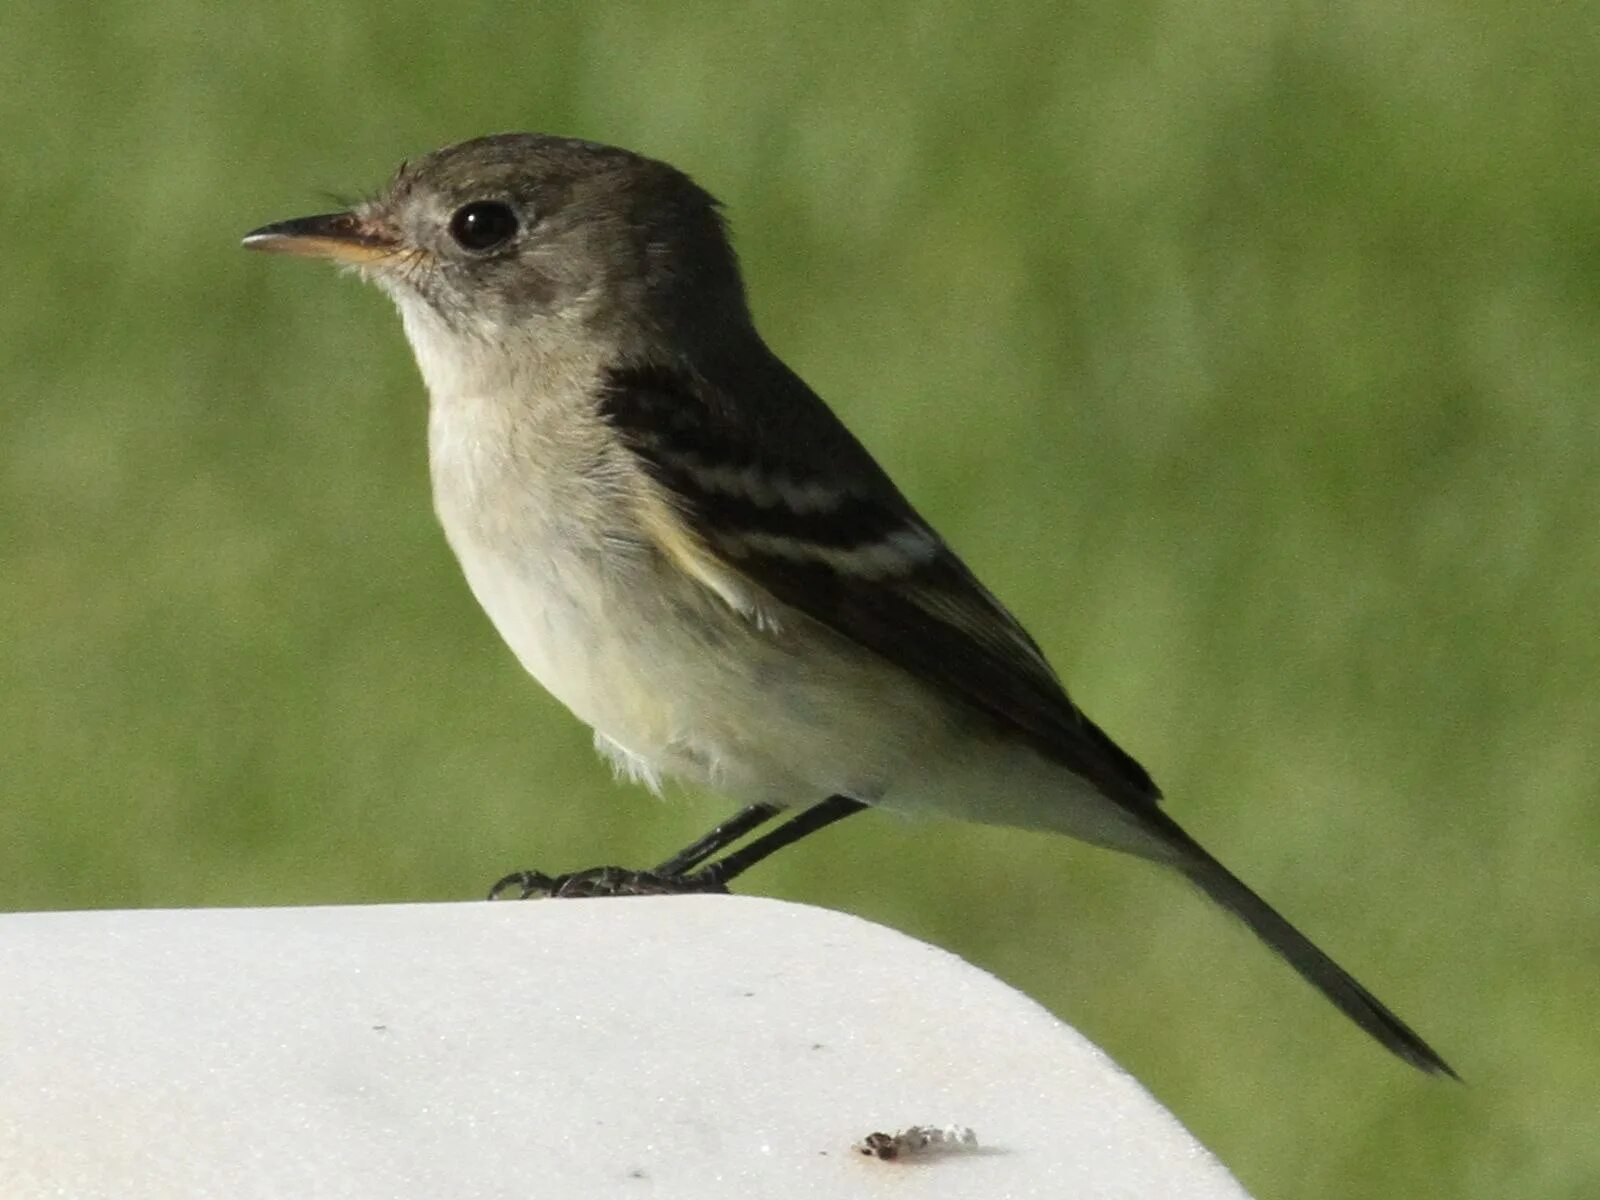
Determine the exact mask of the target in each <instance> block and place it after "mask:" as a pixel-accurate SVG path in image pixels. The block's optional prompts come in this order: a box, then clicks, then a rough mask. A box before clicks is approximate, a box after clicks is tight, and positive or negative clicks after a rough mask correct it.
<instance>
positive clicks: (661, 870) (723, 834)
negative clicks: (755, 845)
mask: <svg viewBox="0 0 1600 1200" xmlns="http://www.w3.org/2000/svg"><path fill="white" fill-rule="evenodd" d="M780 811H781V810H780V809H779V808H778V806H777V805H775V804H752V805H750V807H749V808H742V809H740V810H739V811H738V812H737V813H735V814H734V815H733V816H731V817H729V818H728V819H727V820H726V821H724V822H723V823H722V824H721V825H718V826H717V827H716V828H715V829H713V830H712V831H711V832H710V833H708V834H706V835H705V837H703V838H701V839H699V840H698V841H696V842H691V843H690V844H689V845H687V846H685V847H684V848H683V849H682V850H679V851H678V852H677V853H676V854H674V855H673V856H672V857H671V858H669V859H667V861H666V862H664V863H662V864H661V865H660V866H658V867H656V868H655V869H654V870H652V871H651V872H650V874H652V875H682V874H683V873H684V872H685V871H692V870H694V869H695V868H696V867H698V866H699V865H700V864H701V863H703V862H705V860H706V859H708V858H710V857H711V856H712V855H713V854H716V853H717V852H718V851H719V850H724V849H726V848H727V847H729V846H731V845H733V843H735V842H737V841H738V840H739V839H740V838H742V837H743V836H744V835H745V834H747V833H749V832H750V831H751V830H752V829H754V828H756V826H758V825H765V824H766V823H767V822H768V821H770V820H772V818H773V817H775V816H777V815H778V813H779V812H780Z"/></svg>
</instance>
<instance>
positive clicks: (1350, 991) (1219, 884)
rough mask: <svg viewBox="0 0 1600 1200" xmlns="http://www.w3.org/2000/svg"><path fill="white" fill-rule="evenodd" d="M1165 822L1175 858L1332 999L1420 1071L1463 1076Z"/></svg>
mask: <svg viewBox="0 0 1600 1200" xmlns="http://www.w3.org/2000/svg"><path fill="white" fill-rule="evenodd" d="M1159 823H1160V824H1161V825H1163V826H1167V827H1168V828H1164V829H1163V830H1162V832H1163V833H1164V834H1165V835H1166V837H1165V838H1164V840H1167V841H1168V844H1169V847H1170V848H1171V849H1172V850H1176V851H1177V853H1176V854H1175V855H1174V856H1173V857H1172V858H1171V859H1169V861H1171V862H1172V865H1174V866H1175V867H1177V869H1178V870H1180V871H1182V872H1183V874H1184V875H1186V876H1187V877H1188V878H1189V879H1190V880H1191V881H1192V882H1193V883H1194V884H1195V886H1197V887H1198V888H1199V889H1200V890H1201V891H1203V892H1204V893H1205V894H1206V895H1208V896H1210V897H1211V898H1212V899H1213V900H1215V901H1216V902H1217V903H1218V904H1220V905H1221V906H1222V907H1223V908H1225V909H1227V910H1228V911H1229V912H1231V913H1233V914H1234V915H1235V916H1236V917H1238V918H1239V919H1240V920H1242V921H1243V922H1244V923H1245V924H1246V925H1248V926H1249V927H1250V929H1251V931H1252V932H1254V933H1255V935H1256V936H1257V937H1258V938H1260V939H1261V940H1262V941H1263V942H1265V943H1266V944H1267V945H1268V946H1270V947H1271V948H1272V949H1273V950H1276V951H1277V952H1278V953H1279V954H1281V955H1282V956H1283V957H1284V958H1285V959H1286V960H1287V961H1288V963H1289V965H1290V966H1291V967H1293V968H1294V969H1295V970H1296V971H1298V972H1299V973H1300V975H1301V977H1302V978H1303V979H1305V980H1306V981H1307V982H1308V983H1310V984H1311V985H1312V986H1313V987H1315V988H1316V989H1317V990H1318V991H1320V992H1321V993H1322V994H1323V995H1324V996H1326V997H1327V998H1328V999H1329V1000H1331V1001H1332V1002H1333V1004H1334V1007H1336V1008H1337V1009H1338V1010H1339V1011H1340V1012H1342V1013H1344V1015H1345V1016H1347V1017H1349V1018H1350V1019H1351V1020H1352V1021H1354V1022H1355V1023H1356V1024H1357V1025H1359V1026H1361V1028H1362V1029H1365V1030H1366V1031H1367V1032H1368V1033H1369V1034H1371V1035H1372V1036H1373V1037H1374V1038H1376V1039H1377V1040H1378V1041H1379V1042H1381V1043H1382V1044H1383V1045H1384V1046H1385V1047H1387V1048H1388V1049H1389V1050H1390V1052H1392V1053H1393V1054H1395V1055H1397V1056H1398V1057H1400V1058H1402V1059H1404V1060H1405V1061H1406V1062H1408V1063H1410V1064H1411V1065H1412V1066H1414V1067H1416V1068H1418V1069H1419V1070H1422V1071H1426V1072H1428V1073H1429V1074H1438V1075H1448V1076H1450V1078H1452V1079H1460V1076H1459V1075H1457V1074H1456V1073H1455V1072H1454V1071H1453V1070H1451V1068H1450V1065H1449V1064H1448V1063H1446V1062H1445V1061H1444V1059H1442V1058H1440V1057H1439V1055H1438V1054H1437V1053H1435V1051H1434V1050H1433V1048H1432V1047H1431V1046H1429V1045H1428V1043H1427V1042H1425V1041H1423V1040H1422V1038H1421V1037H1419V1036H1418V1035H1417V1033H1416V1032H1415V1031H1414V1030H1413V1029H1412V1028H1411V1027H1410V1026H1409V1025H1407V1024H1406V1023H1405V1022H1404V1021H1402V1020H1401V1019H1400V1018H1399V1017H1397V1016H1395V1015H1394V1013H1392V1012H1390V1011H1389V1009H1388V1007H1387V1006H1386V1005H1385V1004H1384V1003H1383V1002H1382V1001H1381V1000H1379V999H1378V998H1377V997H1376V996H1374V995H1373V994H1372V993H1371V992H1369V991H1367V989H1366V988H1364V987H1362V986H1361V985H1360V984H1359V983H1357V982H1356V981H1355V979H1353V978H1352V977H1351V975H1350V973H1349V972H1348V971H1346V970H1345V969H1344V968H1343V967H1341V966H1340V965H1339V964H1338V963H1336V962H1334V961H1333V959H1331V958H1329V957H1328V956H1327V955H1326V954H1324V953H1323V952H1322V951H1321V950H1319V949H1318V948H1317V947H1316V945H1315V944H1314V943H1313V942H1312V941H1311V939H1310V938H1308V937H1306V935H1305V934H1303V933H1301V932H1300V931H1299V930H1298V929H1296V928H1295V927H1294V926H1293V925H1291V924H1289V922H1288V921H1286V920H1285V919H1284V918H1283V917H1282V916H1280V915H1279V914H1278V912H1277V910H1276V909H1274V908H1273V907H1272V906H1271V905H1270V904H1268V903H1267V902H1266V901H1265V900H1263V899H1262V898H1261V897H1260V896H1258V895H1256V894H1255V893H1254V892H1253V891H1251V890H1250V888H1249V887H1247V886H1246V885H1245V884H1244V882H1243V881H1241V880H1240V879H1239V878H1238V877H1237V876H1235V875H1234V874H1233V873H1232V872H1231V871H1229V870H1228V868H1226V867H1224V866H1223V865H1222V864H1221V863H1220V862H1218V861H1217V860H1216V859H1214V858H1212V857H1211V855H1210V854H1208V853H1206V851H1205V849H1204V848H1202V847H1201V846H1200V844H1199V843H1198V842H1196V841H1195V840H1194V839H1193V838H1191V837H1190V836H1189V835H1188V834H1187V833H1185V832H1184V831H1183V830H1182V829H1181V828H1179V827H1178V825H1177V823H1176V822H1173V821H1171V820H1170V818H1167V817H1166V815H1165V814H1164V813H1163V814H1160V817H1159Z"/></svg>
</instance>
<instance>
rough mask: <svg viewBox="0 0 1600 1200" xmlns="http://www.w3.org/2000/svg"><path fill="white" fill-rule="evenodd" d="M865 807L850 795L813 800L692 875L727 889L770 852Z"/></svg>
mask: <svg viewBox="0 0 1600 1200" xmlns="http://www.w3.org/2000/svg"><path fill="white" fill-rule="evenodd" d="M865 807H867V806H866V805H865V804H863V803H862V802H861V801H860V800H852V799H851V798H850V797H849V796H829V797H828V798H827V799H826V800H824V801H823V802H822V803H821V804H813V805H812V806H811V807H810V808H808V809H806V810H805V812H803V813H801V814H800V815H799V816H797V817H794V818H791V819H790V820H788V821H786V822H784V823H783V824H782V825H779V826H778V827H777V828H776V829H774V830H772V831H771V832H770V833H765V834H762V835H761V836H760V837H758V838H757V839H756V840H755V841H753V842H751V843H750V844H749V845H748V846H746V847H744V848H743V849H742V850H735V851H734V852H733V853H732V854H730V855H728V856H727V857H726V858H723V859H719V860H717V861H716V862H714V863H712V864H711V865H710V866H709V867H707V868H706V869H705V870H704V871H701V872H700V873H699V874H698V875H694V876H691V878H692V879H694V880H696V881H698V882H701V883H703V884H704V885H706V887H707V890H711V889H716V890H721V889H724V888H726V887H727V885H728V881H729V880H731V879H734V878H736V877H737V876H739V875H742V874H744V873H745V872H746V871H748V870H749V869H750V868H751V867H753V866H755V865H756V864H757V863H758V862H760V861H761V860H762V859H764V858H766V857H767V856H768V855H770V854H773V853H776V852H777V851H779V850H782V849H783V848H784V847H785V846H787V845H789V844H790V843H792V842H798V841H799V840H800V839H801V838H803V837H805V836H806V834H808V833H815V832H816V831H817V830H819V829H822V828H825V827H826V826H829V825H832V824H833V823H834V822H835V821H842V820H844V819H845V818H846V817H848V816H849V815H850V814H851V813H858V812H860V811H861V810H862V809H863V808H865ZM685 882H687V880H686V881H685Z"/></svg>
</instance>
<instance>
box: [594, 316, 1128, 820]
mask: <svg viewBox="0 0 1600 1200" xmlns="http://www.w3.org/2000/svg"><path fill="white" fill-rule="evenodd" d="M763 352H764V353H765V351H764V348H763ZM741 374H742V378H740V379H738V380H735V381H730V382H731V383H732V384H733V385H735V386H738V387H740V388H742V389H748V388H758V389H759V392H757V393H742V394H741V401H742V404H743V405H744V407H743V408H742V409H741V410H740V411H741V413H742V414H750V413H754V414H755V417H756V420H755V422H754V423H752V422H751V421H750V420H749V419H748V416H745V419H741V420H734V419H733V418H732V416H731V413H732V411H733V409H732V402H731V401H730V400H729V398H728V396H729V392H728V390H727V386H726V385H725V386H724V387H722V388H719V387H717V386H716V385H714V384H712V383H710V382H708V381H707V380H706V379H705V378H704V377H697V376H695V375H692V374H690V373H689V372H688V371H685V370H681V369H662V368H656V367H649V368H632V369H625V370H616V371H613V372H611V373H610V375H609V376H608V378H607V380H606V386H605V389H604V393H603V400H602V411H603V412H604V415H605V416H606V418H607V419H608V420H609V421H610V422H611V423H612V425H613V426H614V427H615V428H616V430H617V431H618V433H619V434H620V435H621V437H622V438H623V440H624V442H625V443H626V444H627V445H628V446H629V448H630V449H631V450H632V451H633V452H634V453H635V454H636V455H637V456H638V457H639V459H640V460H641V461H642V462H643V463H644V464H645V465H646V467H647V469H648V470H649V472H650V474H651V475H652V476H653V478H654V479H655V480H656V481H657V482H658V483H659V484H660V485H661V487H662V488H663V489H664V490H665V492H666V494H667V495H668V497H670V500H671V502H672V504H673V506H674V507H675V508H676V509H677V511H678V512H679V513H680V514H681V515H682V516H683V517H684V518H685V519H686V520H687V522H688V524H689V527H690V529H691V530H692V532H693V535H694V536H695V537H696V538H697V539H698V542H699V544H700V546H703V547H704V549H705V550H706V551H708V552H709V553H711V554H712V555H714V556H715V557H716V559H717V560H718V561H719V562H720V563H722V564H724V565H725V566H726V567H728V568H731V569H732V570H733V571H735V572H737V573H739V574H740V575H742V576H743V577H745V578H746V579H748V580H750V581H751V582H753V583H755V584H756V585H758V586H759V587H760V588H762V589H764V590H765V591H766V592H768V593H770V594H771V595H772V596H773V597H775V598H776V599H777V600H779V601H780V602H781V603H782V604H784V605H787V606H789V607H791V608H793V609H797V610H798V611H800V612H801V613H804V614H805V615H806V616H808V617H810V618H812V619H813V620H816V621H819V622H821V623H822V624H823V625H826V626H827V627H829V628H830V629H832V630H834V631H835V632H837V633H839V634H840V635H842V636H843V637H845V638H847V639H848V640H850V641H852V642H854V643H856V644H858V645H860V646H862V647H865V648H866V649H868V650H870V651H872V652H874V653H877V654H879V655H882V656H883V657H884V658H885V659H887V660H888V661H890V662H892V663H894V664H895V665H897V666H899V667H900V668H902V669H903V670H905V671H908V672H909V673H911V674H912V675H914V676H916V677H918V678H919V679H921V680H923V681H924V682H925V683H928V684H931V685H932V686H934V687H935V688H937V689H938V690H939V691H941V692H942V693H944V694H945V695H947V696H950V697H952V698H955V699H957V700H958V701H960V702H962V703H964V704H966V705H968V706H969V707H971V708H972V709H975V710H976V711H977V712H979V713H982V714H984V715H986V716H987V717H989V718H990V719H991V720H992V721H994V722H995V723H996V724H997V725H998V726H999V727H1000V728H1002V729H1004V730H1007V731H1009V732H1011V733H1012V734H1014V735H1016V736H1019V737H1021V738H1022V739H1024V740H1025V741H1026V742H1028V743H1029V744H1031V745H1032V746H1034V747H1035V748H1036V749H1037V750H1039V751H1040V752H1042V753H1043V754H1045V755H1046V756H1047V757H1049V758H1051V759H1053V760H1055V761H1057V762H1060V763H1061V764H1062V765H1064V766H1066V767H1068V768H1070V769H1071V770H1073V771H1074V772H1076V773H1077V774H1079V775H1081V776H1083V777H1085V778H1086V779H1088V780H1090V781H1091V782H1093V783H1095V784H1096V785H1097V786H1099V787H1100V788H1101V790H1103V791H1105V792H1106V793H1107V794H1108V795H1109V796H1111V797H1112V798H1113V799H1116V800H1118V801H1120V802H1122V803H1124V804H1127V805H1129V806H1131V807H1134V808H1140V807H1147V806H1150V805H1153V804H1154V803H1155V802H1156V801H1157V800H1158V799H1159V798H1160V792H1159V790H1158V789H1157V788H1156V787H1155V785H1154V783H1153V782H1152V781H1151V779H1150V777H1149V776H1148V775H1147V774H1146V773H1145V771H1144V770H1143V768H1141V767H1140V766H1139V764H1138V763H1136V762H1135V761H1134V760H1133V759H1132V758H1130V757H1129V756H1128V755H1127V754H1126V753H1124V752H1123V751H1122V750H1121V749H1120V748H1119V747H1118V746H1117V745H1116V744H1115V743H1114V742H1112V741H1111V739H1110V738H1109V737H1107V736H1106V735H1105V734H1104V733H1102V732H1101V731H1100V729H1099V728H1098V727H1096V726H1095V725H1094V723H1093V722H1091V721H1090V720H1089V719H1088V718H1087V717H1085V716H1084V715H1083V713H1082V712H1080V711H1079V710H1078V708H1077V707H1076V706H1075V705H1074V704H1073V703H1072V701H1071V700H1070V699H1068V697H1067V694H1066V692H1065V690H1064V689H1063V688H1062V686H1061V683H1060V681H1059V680H1058V679H1057V677H1056V674H1055V672H1054V671H1053V670H1052V669H1051V667H1050V665H1049V663H1047V662H1046V661H1045V658H1044V655H1043V654H1042V653H1041V652H1040V650H1039V647H1038V646H1037V644H1035V642H1034V641H1033V639H1032V638H1031V637H1029V636H1028V634H1027V632H1026V631H1025V630H1024V629H1023V628H1022V626H1021V625H1020V624H1019V623H1018V622H1017V620H1016V619H1015V618H1014V617H1013V616H1012V615H1011V614H1010V613H1009V612H1007V611H1006V609H1005V608H1004V606H1002V605H1001V604H1000V602H999V601H998V600H996V599H995V598H994V596H992V595H991V594H990V593H989V592H988V590H987V589H986V588H984V586H983V585H982V584H981V583H979V582H978V580H977V579H976V578H975V577H974V576H973V574H972V572H971V571H970V570H968V569H967V567H966V565H965V564H964V563H962V561H961V560H960V559H959V558H957V557H956V555H955V554H954V552H952V551H951V550H950V548H949V547H948V546H946V545H945V543H944V541H943V540H942V539H941V538H940V537H939V536H938V534H936V533H935V532H934V531H933V530H932V529H931V528H930V527H929V526H928V525H927V523H926V522H924V521H923V520H922V518H921V517H920V516H919V515H918V514H917V512H916V510H915V509H913V508H912V507H911V505H910V503H909V502H908V501H906V499H905V498H904V497H903V496H902V495H901V494H900V492H899V491H898V489H896V488H895V486H894V484H893V482H892V481H891V480H890V479H889V477H888V476H887V475H886V474H885V473H884V472H883V470H882V468H880V467H879V466H878V465H877V463H876V462H875V461H874V460H873V459H872V457H871V455H870V454H868V453H867V451H866V450H865V449H864V448H863V447H862V446H861V444H860V443H859V442H857V441H856V440H855V438H854V437H853V436H852V435H851V434H850V432H849V431H848V430H847V429H845V427H844V426H843V424H842V423H840V422H839V420H838V419H837V418H836V417H835V416H834V415H833V413H832V412H831V410H829V409H828V408H827V406H826V405H825V404H823V402H822V401H821V400H820V399H818V398H817V396H816V395H815V394H814V393H813V392H811V391H810V389H809V388H807V387H806V385H805V384H804V383H803V382H802V381H801V380H800V379H799V378H798V377H797V376H795V375H794V374H793V373H792V372H790V371H789V370H788V368H786V367H785V366H783V364H782V363H781V362H779V361H778V360H777V359H776V358H775V357H770V356H768V357H767V358H766V359H765V361H764V362H763V363H762V364H761V365H760V369H758V370H752V369H751V368H750V367H749V366H748V365H746V366H745V369H744V371H743V372H742V373H741Z"/></svg>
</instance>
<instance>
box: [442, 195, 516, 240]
mask: <svg viewBox="0 0 1600 1200" xmlns="http://www.w3.org/2000/svg"><path fill="white" fill-rule="evenodd" d="M516 232H517V214H516V213H514V212H512V211H511V206H510V205H509V204H503V203H501V202H500V201H499V200H477V201H474V202H473V203H471V204H467V205H464V206H463V207H461V208H458V209H456V211H455V215H454V216H452V217H451V218H450V236H451V237H453V238H455V240H456V242H457V244H458V245H460V246H461V247H462V248H463V249H466V250H493V249H494V248H495V247H496V246H499V245H502V244H503V243H505V242H508V241H510V240H511V239H512V237H513V236H515V235H516Z"/></svg>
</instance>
